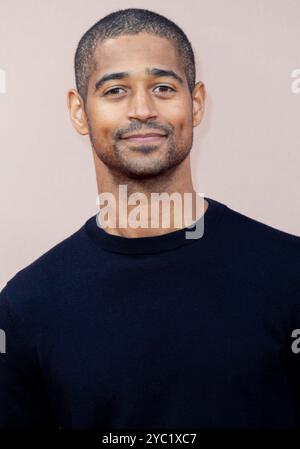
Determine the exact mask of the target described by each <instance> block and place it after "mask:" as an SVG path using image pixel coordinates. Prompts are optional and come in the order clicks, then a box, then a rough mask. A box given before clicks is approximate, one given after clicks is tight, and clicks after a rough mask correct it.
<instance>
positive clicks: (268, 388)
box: [0, 9, 300, 429]
mask: <svg viewBox="0 0 300 449" xmlns="http://www.w3.org/2000/svg"><path fill="white" fill-rule="evenodd" d="M75 75H76V85H77V90H75V89H71V90H70V91H69V92H68V107H69V111H70V117H71V120H72V123H73V125H74V127H75V128H76V130H77V131H78V132H79V133H80V134H82V135H89V138H90V140H91V144H92V149H93V156H94V161H95V169H96V176H97V184H98V191H99V194H101V193H108V194H110V196H109V198H112V199H113V200H114V201H112V202H111V204H110V205H109V206H107V204H106V206H107V210H106V212H107V214H106V216H104V215H102V216H100V211H99V213H98V214H96V215H94V216H93V217H91V218H89V219H88V220H87V221H86V222H85V224H84V225H83V226H82V227H81V228H80V229H79V230H77V231H76V232H75V233H74V234H72V235H71V236H69V237H68V238H66V239H65V240H64V241H62V242H60V243H59V244H57V245H56V246H55V247H53V248H52V249H50V250H49V251H47V252H46V253H45V254H43V255H41V256H40V257H39V258H38V259H37V260H35V261H34V262H33V263H32V264H30V265H29V266H27V267H25V268H24V269H22V270H21V271H19V272H18V273H17V274H16V275H15V276H14V277H13V278H12V279H11V280H10V281H8V283H7V285H6V286H5V287H4V289H3V290H2V292H1V296H0V328H1V329H3V330H4V331H5V335H6V352H5V353H3V354H1V360H0V363H1V365H0V370H1V373H0V374H1V376H0V378H1V380H0V427H1V428H12V427H15V428H39V427H47V428H63V429H64V428H94V429H100V428H105V427H107V428H155V427H156V428H187V427H189V428H193V427H194V428H279V427H284V428H295V427H298V426H299V425H300V391H299V385H300V383H299V376H300V354H299V355H298V349H297V348H298V346H297V342H296V340H295V338H294V339H293V338H292V336H293V337H297V336H298V334H297V329H298V328H299V327H300V310H299V309H300V282H299V274H300V260H299V254H300V253H299V251H300V238H299V237H297V236H294V235H291V234H288V233H285V232H283V231H280V230H277V229H274V228H272V227H270V226H267V225H266V224H263V223H260V222H258V221H255V220H254V219H252V218H250V217H246V216H245V215H242V214H240V213H239V212H237V211H234V210H232V209H230V208H229V207H227V206H226V205H224V204H222V203H220V202H218V201H217V200H213V199H210V198H204V201H203V202H202V201H201V198H200V196H199V195H198V194H197V193H196V191H195V190H194V188H193V184H192V179H191V167H190V150H191V147H192V143H193V127H196V126H198V125H199V124H200V122H201V119H202V117H203V112H204V102H205V88H204V84H203V83H202V82H198V83H196V84H195V64H194V56H193V51H192V47H191V45H190V43H189V41H188V39H187V37H186V36H185V34H184V33H183V31H182V30H181V29H180V28H179V27H178V26H177V25H175V24H174V23H173V22H171V21H170V20H168V19H167V18H165V17H163V16H161V15H159V14H156V13H154V12H151V11H147V10H143V9H126V10H119V11H117V12H114V13H112V14H110V15H108V16H106V17H104V18H103V19H102V20H100V21H99V22H97V23H96V24H95V25H94V26H93V27H92V28H91V29H90V30H88V31H87V32H86V33H85V35H84V36H83V37H82V39H81V40H80V42H79V45H78V48H77V51H76V55H75ZM122 186H123V188H124V186H126V189H127V191H126V193H127V195H133V198H136V197H135V196H134V195H135V194H137V197H138V198H139V199H140V207H139V214H140V216H142V218H141V217H139V219H140V220H141V223H142V226H140V227H138V226H136V222H137V221H138V218H137V216H135V217H133V216H132V212H133V207H132V206H134V204H133V203H132V202H131V203H130V202H128V201H127V199H126V198H124V195H123V193H122V192H121V191H120V187H122ZM120 192H121V193H120ZM152 193H165V194H168V195H172V194H174V193H178V194H179V198H182V197H184V195H185V194H189V195H190V199H191V201H190V202H189V208H188V213H187V214H186V215H185V216H184V217H183V215H184V214H183V210H182V209H180V208H177V207H175V203H176V201H174V202H173V203H172V204H170V208H169V209H165V210H159V212H157V217H154V218H159V219H161V220H160V225H159V226H158V227H154V226H151V223H152V221H151V219H153V215H154V213H151V211H152V209H151V206H152V203H151V201H152V196H151V195H152ZM177 198H178V197H177ZM101 204H102V200H101ZM198 205H199V206H200V207H199V208H198ZM201 206H202V209H201ZM149 211H150V212H149ZM107 215H110V220H108V221H106V219H107ZM167 216H169V218H171V220H170V222H169V223H168V224H167V225H165V226H163V225H162V220H163V219H164V218H166V217H167ZM178 219H182V220H181V222H182V225H181V227H178V226H176V223H177V222H178V221H180V220H178ZM123 222H125V225H122V223H123ZM166 222H167V221H166ZM199 224H202V225H203V224H204V232H202V233H200V234H201V235H200V236H199V235H197V236H196V237H197V238H191V236H190V237H189V238H188V237H187V231H188V230H190V232H192V230H193V229H194V228H196V229H197V226H198V225H199ZM201 229H202V230H203V227H202V228H201ZM194 232H195V229H194Z"/></svg>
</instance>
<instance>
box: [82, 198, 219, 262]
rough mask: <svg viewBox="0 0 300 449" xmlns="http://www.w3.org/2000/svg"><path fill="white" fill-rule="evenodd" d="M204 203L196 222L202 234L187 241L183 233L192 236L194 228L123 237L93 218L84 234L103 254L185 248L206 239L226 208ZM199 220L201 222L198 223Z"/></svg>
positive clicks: (140, 252) (211, 202)
mask: <svg viewBox="0 0 300 449" xmlns="http://www.w3.org/2000/svg"><path fill="white" fill-rule="evenodd" d="M204 198H205V199H206V201H207V202H208V207H207V209H206V212H205V213H204V215H203V216H202V217H200V218H199V220H197V222H196V223H197V226H199V227H198V229H202V228H201V226H203V227H204V232H203V235H202V236H201V237H200V238H187V236H186V235H187V234H186V233H189V234H192V233H193V232H192V231H193V230H196V227H195V226H196V224H195V225H194V227H186V228H182V229H178V230H175V231H172V232H169V233H167V234H162V235H157V236H151V237H129V238H128V237H123V236H117V235H113V234H109V233H108V232H106V231H105V230H104V229H103V228H101V226H100V225H99V223H98V220H97V215H98V214H95V215H93V216H92V217H91V218H89V219H88V220H87V221H86V223H85V225H84V228H85V231H86V232H87V234H88V236H89V237H90V238H92V239H93V241H94V242H95V243H97V245H99V246H100V247H101V248H102V249H104V250H106V251H111V252H114V253H123V254H153V253H160V252H163V251H169V250H173V249H175V248H178V247H181V246H184V245H189V244H192V243H194V242H201V241H204V239H205V240H206V239H207V236H208V235H209V234H210V233H211V230H212V229H213V227H214V225H215V224H216V223H217V222H218V219H219V218H220V217H221V216H222V214H223V212H224V210H225V208H226V206H225V205H224V204H222V203H220V202H218V201H217V200H214V199H212V198H208V197H204ZM200 221H201V223H200Z"/></svg>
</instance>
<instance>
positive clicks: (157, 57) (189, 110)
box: [85, 33, 196, 178]
mask: <svg viewBox="0 0 300 449" xmlns="http://www.w3.org/2000/svg"><path fill="white" fill-rule="evenodd" d="M94 57H95V60H96V64H97V67H96V70H95V71H94V73H93V74H92V76H91V77H90V80H89V85H88V96H87V102H86V110H85V112H86V119H87V123H88V130H89V131H88V132H89V136H90V139H91V143H92V147H93V149H94V152H95V153H96V155H97V156H98V157H99V159H100V160H101V161H102V162H103V163H104V164H105V165H106V166H107V167H108V168H110V169H114V170H116V171H117V172H121V173H123V174H125V175H127V176H129V177H132V178H145V177H149V176H156V175H159V174H161V173H163V172H165V171H166V170H168V169H170V168H172V167H175V166H176V165H178V164H180V163H181V162H182V161H183V160H184V159H185V158H186V157H187V156H188V154H189V152H190V150H191V147H192V143H193V126H196V125H194V123H193V101H192V98H191V94H190V91H189V88H188V84H187V80H186V77H185V74H184V71H183V68H182V67H181V65H180V60H179V58H178V55H177V54H176V50H175V47H174V46H173V44H172V43H171V42H170V41H169V40H167V39H164V38H160V37H158V36H154V35H151V34H147V33H139V34H136V35H124V36H119V37H117V38H113V39H107V40H105V41H104V42H102V43H101V44H100V45H98V47H97V49H96V51H95V56H94ZM153 69H159V70H163V71H167V72H169V73H166V74H164V73H163V72H159V71H158V70H153ZM151 70H152V71H151ZM121 72H122V74H121V75H120V73H121ZM123 72H126V73H127V74H125V75H124V73H123ZM172 72H173V73H174V76H172ZM116 73H118V74H119V75H115V76H114V77H111V79H109V80H106V81H104V82H102V83H99V81H100V80H101V79H102V77H104V76H106V75H111V74H116ZM176 76H178V77H179V78H176ZM96 85H97V87H96ZM150 133H159V134H160V135H159V136H157V135H156V136H152V137H151V136H148V137H144V138H139V139H137V138H131V139H130V138H128V136H129V135H130V134H131V135H134V134H140V135H141V134H150ZM140 137H141V136H140Z"/></svg>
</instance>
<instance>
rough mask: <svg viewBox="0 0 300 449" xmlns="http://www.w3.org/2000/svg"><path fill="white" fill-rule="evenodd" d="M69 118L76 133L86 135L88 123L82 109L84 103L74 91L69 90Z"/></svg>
mask: <svg viewBox="0 0 300 449" xmlns="http://www.w3.org/2000/svg"><path fill="white" fill-rule="evenodd" d="M67 104H68V109H69V114H70V118H71V121H72V124H73V126H74V128H75V129H76V131H77V132H78V133H79V134H81V135H83V136H84V135H86V134H88V132H89V130H88V123H87V118H86V113H85V109H84V102H83V99H82V98H81V96H80V95H79V93H78V92H77V90H76V89H71V90H69V92H68V95H67Z"/></svg>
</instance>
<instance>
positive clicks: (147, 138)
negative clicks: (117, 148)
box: [123, 133, 167, 143]
mask: <svg viewBox="0 0 300 449" xmlns="http://www.w3.org/2000/svg"><path fill="white" fill-rule="evenodd" d="M166 137H167V136H166V135H162V134H154V133H153V134H152V133H151V134H144V135H143V134H140V135H138V134H135V135H132V136H129V137H123V139H124V140H127V141H129V142H137V143H143V142H144V143H145V142H156V141H160V140H162V139H165V138H166Z"/></svg>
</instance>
